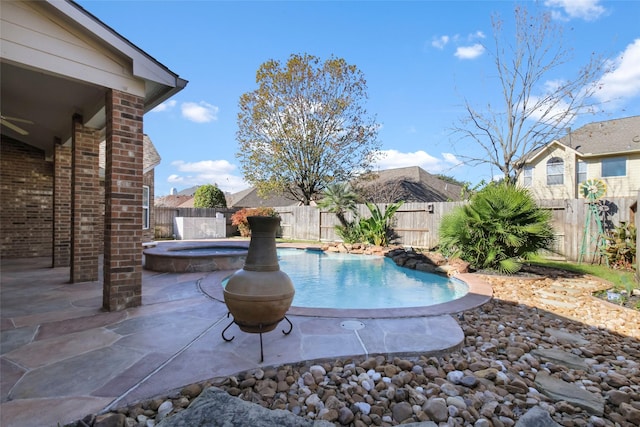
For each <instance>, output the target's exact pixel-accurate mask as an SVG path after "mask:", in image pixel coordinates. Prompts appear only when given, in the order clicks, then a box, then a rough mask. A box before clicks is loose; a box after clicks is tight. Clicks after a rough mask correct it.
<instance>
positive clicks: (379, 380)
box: [76, 271, 640, 427]
mask: <svg viewBox="0 0 640 427" xmlns="http://www.w3.org/2000/svg"><path fill="white" fill-rule="evenodd" d="M544 273H545V275H544V276H541V275H536V274H529V275H526V276H524V277H502V276H491V275H489V276H485V279H486V280H488V281H489V282H490V283H491V284H492V286H493V290H494V299H493V300H492V301H491V302H490V303H487V304H485V305H484V306H482V307H479V308H477V309H474V310H471V311H468V312H464V313H461V314H459V315H457V318H458V321H459V323H460V326H461V328H462V329H463V331H464V334H465V340H464V343H463V346H462V348H461V349H460V350H459V351H457V352H454V353H450V354H444V355H441V356H437V357H436V356H424V355H419V354H416V355H414V356H413V357H403V358H398V357H384V356H371V357H366V358H361V359H350V360H332V361H309V362H307V363H305V364H300V365H295V366H294V365H287V366H280V367H265V368H263V369H257V370H252V371H249V372H241V373H238V374H237V375H235V376H230V377H225V378H215V379H211V380H209V381H206V382H203V383H200V384H192V385H190V386H187V387H185V388H183V389H182V390H177V391H175V392H174V393H172V394H170V395H168V396H164V397H159V398H156V399H150V400H147V401H144V402H141V403H139V404H138V405H135V406H132V407H127V408H121V409H119V410H117V411H115V412H112V413H109V414H102V415H99V416H97V417H96V416H93V415H91V416H88V417H87V418H85V419H84V420H83V421H80V422H78V423H77V424H76V425H78V426H81V425H95V426H104V425H110V426H112V425H113V426H118V425H122V426H152V425H156V424H157V423H160V422H161V420H163V419H164V420H163V421H162V425H163V426H164V425H166V426H171V425H185V424H178V423H176V424H173V423H172V419H175V418H176V417H172V416H171V415H173V414H175V413H178V412H181V411H183V410H184V408H186V407H187V406H188V405H189V404H190V403H191V402H192V400H193V399H195V398H196V397H197V396H198V395H200V393H201V392H202V391H203V390H204V389H206V388H207V387H210V386H215V387H217V388H220V389H222V390H224V391H226V392H227V393H228V394H229V395H231V396H237V397H239V398H241V399H243V400H244V401H248V402H253V403H256V404H258V405H261V406H262V407H265V408H269V409H283V410H286V411H289V412H291V413H293V414H296V415H300V416H301V417H304V420H305V422H310V420H325V421H328V422H330V423H332V424H334V425H336V426H356V427H362V426H391V425H398V424H406V423H419V424H418V425H421V426H445V425H446V426H467V425H473V426H477V427H484V426H497V427H500V426H506V427H510V426H514V425H516V423H518V421H519V420H520V419H521V418H522V417H523V415H524V414H525V413H527V412H528V411H531V410H532V409H533V408H535V410H536V411H537V410H540V409H542V410H543V411H545V412H546V413H548V414H549V415H550V416H551V418H552V419H553V420H554V421H555V422H556V423H558V424H559V425H562V426H568V427H570V426H637V425H640V363H639V362H638V361H640V313H639V312H638V311H636V310H631V309H626V308H624V307H621V306H617V305H613V304H610V303H607V302H604V301H602V300H600V299H598V298H594V297H593V296H592V295H591V294H592V292H594V291H595V290H598V289H606V287H607V284H606V283H602V282H600V281H599V280H598V279H595V278H592V277H582V276H578V275H575V274H571V273H564V272H549V271H546V272H544ZM545 415H546V414H545ZM301 420H302V418H301ZM209 421H210V422H212V423H211V424H207V425H217V424H215V421H214V420H209ZM80 423H83V424H80ZM203 425H204V424H203ZM225 425H228V424H225ZM234 425H242V422H241V421H239V423H237V424H234ZM300 425H303V424H300Z"/></svg>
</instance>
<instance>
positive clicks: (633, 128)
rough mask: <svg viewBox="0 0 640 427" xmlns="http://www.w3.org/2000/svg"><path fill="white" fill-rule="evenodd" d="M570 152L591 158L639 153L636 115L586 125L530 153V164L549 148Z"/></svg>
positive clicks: (639, 117) (639, 127) (638, 129)
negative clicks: (559, 148) (569, 150)
mask: <svg viewBox="0 0 640 427" xmlns="http://www.w3.org/2000/svg"><path fill="white" fill-rule="evenodd" d="M558 144H560V145H562V146H563V147H568V148H570V149H571V150H574V151H575V152H576V153H578V155H579V156H580V157H593V156H602V155H610V154H622V153H629V152H634V151H640V116H632V117H626V118H622V119H615V120H607V121H602V122H595V123H590V124H588V125H585V126H582V127H581V128H579V129H576V130H575V131H572V132H569V133H567V135H565V136H563V137H562V138H560V139H558V140H554V141H551V142H550V143H549V144H546V145H545V146H543V147H540V148H538V149H536V150H534V151H533V152H532V153H531V156H530V157H529V158H528V160H527V161H526V163H531V162H533V161H535V159H536V158H537V157H538V156H540V155H541V154H542V153H543V152H545V151H546V150H547V149H548V148H550V147H552V146H553V145H558Z"/></svg>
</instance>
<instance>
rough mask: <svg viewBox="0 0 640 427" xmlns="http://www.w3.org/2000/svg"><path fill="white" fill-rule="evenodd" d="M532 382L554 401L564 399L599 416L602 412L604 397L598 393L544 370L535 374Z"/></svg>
mask: <svg viewBox="0 0 640 427" xmlns="http://www.w3.org/2000/svg"><path fill="white" fill-rule="evenodd" d="M534 382H535V385H536V387H537V388H538V391H540V392H541V393H542V394H544V395H545V396H548V397H549V398H551V399H553V400H554V401H555V402H557V401H560V400H564V401H566V402H568V403H570V404H572V405H574V406H577V407H579V408H582V409H584V410H586V411H587V412H589V413H590V414H594V415H597V416H599V417H600V416H602V414H603V413H604V398H603V397H602V396H601V395H599V394H594V393H590V392H588V391H586V390H584V389H582V388H580V387H578V386H577V385H575V384H571V383H568V382H566V381H562V380H560V379H558V378H556V377H552V376H551V375H549V374H547V373H546V372H544V371H540V372H538V373H537V374H536V378H535V381H534Z"/></svg>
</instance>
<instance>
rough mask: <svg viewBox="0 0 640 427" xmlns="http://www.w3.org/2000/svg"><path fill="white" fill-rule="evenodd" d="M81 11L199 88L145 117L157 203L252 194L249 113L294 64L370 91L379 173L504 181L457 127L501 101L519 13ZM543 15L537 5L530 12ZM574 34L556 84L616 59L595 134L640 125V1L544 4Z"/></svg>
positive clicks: (108, 4) (370, 6) (466, 9)
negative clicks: (497, 29) (413, 169)
mask: <svg viewBox="0 0 640 427" xmlns="http://www.w3.org/2000/svg"><path fill="white" fill-rule="evenodd" d="M78 2H79V4H80V5H81V6H83V7H84V8H85V9H87V10H88V11H89V12H91V13H93V14H94V15H96V16H97V17H98V18H99V19H101V20H102V21H103V22H105V23H106V24H107V25H109V26H110V27H112V28H113V29H114V30H116V31H117V32H119V33H120V34H121V35H122V36H124V37H125V38H127V39H129V40H130V41H131V42H132V43H134V44H135V45H137V46H138V47H139V48H141V49H142V50H144V51H146V52H147V53H148V54H150V55H151V56H153V57H154V58H155V59H156V60H158V61H159V62H160V63H162V64H164V65H165V66H167V67H168V68H169V69H170V70H172V71H173V72H175V73H177V74H179V75H180V76H181V77H182V78H184V79H186V80H188V81H189V84H188V85H187V87H186V88H185V89H184V90H182V91H181V92H180V93H178V94H177V95H175V96H174V97H173V98H171V100H170V101H168V102H166V103H165V104H162V105H161V106H159V107H158V108H156V109H155V110H154V111H152V112H149V113H147V114H146V115H145V122H144V123H145V128H144V131H145V133H147V134H148V135H149V136H150V138H151V140H152V141H153V143H154V144H155V146H156V148H157V150H158V152H159V153H160V156H161V157H162V163H161V164H160V165H159V166H158V167H157V168H156V171H155V173H156V183H155V185H156V197H158V196H162V195H166V194H169V193H170V191H171V188H176V189H178V191H179V190H182V189H185V188H188V187H191V186H193V185H199V184H217V185H218V186H219V187H220V188H221V189H222V190H223V191H227V192H237V191H240V190H243V189H245V188H247V187H248V184H247V183H246V182H244V180H243V177H242V173H241V170H240V167H239V163H238V161H237V159H236V156H235V154H236V152H237V149H238V144H237V142H236V139H235V134H236V131H237V121H236V119H237V113H238V100H239V98H240V96H241V95H242V94H243V93H245V92H249V91H252V90H254V89H256V87H257V85H256V83H255V73H256V71H257V69H258V68H259V67H260V65H261V64H262V63H263V62H265V61H267V60H269V59H277V60H280V61H282V62H286V60H287V59H288V57H289V56H290V55H291V54H294V53H308V54H311V55H315V56H318V57H320V58H321V59H326V58H329V57H330V56H331V55H334V56H336V57H341V58H344V59H345V60H346V61H347V62H348V63H350V64H355V65H356V66H357V67H358V68H359V69H360V70H361V71H362V72H363V73H364V76H365V78H366V80H367V84H368V94H369V99H368V101H367V103H366V108H367V110H368V112H369V113H370V114H373V115H375V116H376V118H377V122H378V123H380V124H381V129H380V132H379V134H378V139H379V140H380V142H381V145H382V150H383V151H384V154H385V157H384V158H383V160H381V161H380V162H379V164H378V165H377V166H376V167H377V168H379V169H387V168H393V167H404V166H420V167H422V168H423V169H425V170H427V171H428V172H431V173H442V174H445V175H449V176H453V177H455V178H456V179H459V180H461V181H468V182H471V183H477V182H479V181H480V180H482V179H484V180H489V179H491V178H492V177H493V176H495V175H496V174H497V171H496V170H492V169H491V168H490V167H488V166H475V167H471V166H466V165H461V164H460V160H459V155H460V153H463V152H473V150H475V147H473V146H471V145H468V146H459V145H454V144H453V141H454V140H455V139H456V137H455V136H452V135H451V128H452V127H453V126H454V125H456V124H458V123H459V120H460V119H461V118H462V117H463V116H464V110H463V108H462V105H463V103H464V100H465V98H466V99H467V100H469V101H470V102H471V103H473V104H474V105H478V106H481V105H486V104H487V103H488V102H491V101H492V100H495V102H498V101H499V98H498V96H497V95H499V89H498V87H497V86H496V80H495V78H494V77H495V65H494V63H493V61H492V59H491V58H490V56H489V55H488V54H487V52H486V51H485V50H484V49H483V45H486V46H491V44H492V42H493V39H492V34H493V33H492V27H491V16H492V14H494V13H498V14H500V16H501V17H502V18H503V19H504V20H505V22H506V23H507V24H508V23H512V22H513V8H514V5H515V3H513V2H508V1H410V2H401V1H395V2H389V1H374V2H368V1H353V2H338V1H317V2H313V1H295V2H294V1H279V2H275V1H261V2H248V1H233V2H232V1H224V2H223V1H206V0H200V1H188V0H187V1H158V0H149V1H98V0H80V1H78ZM526 4H527V5H528V6H530V7H533V6H534V4H533V3H531V2H526ZM539 6H540V7H541V8H542V9H544V10H549V11H551V12H552V13H553V14H554V17H555V19H556V20H557V22H558V23H559V24H560V25H562V26H563V27H564V28H565V40H566V42H567V45H566V46H567V47H571V48H573V49H574V57H573V60H572V62H571V63H568V64H566V65H565V66H564V67H562V68H561V69H559V70H558V71H557V72H556V73H554V75H550V76H549V77H550V79H558V78H568V77H571V76H573V73H574V72H575V70H576V69H578V68H579V67H580V66H582V65H584V64H586V62H587V60H588V58H589V55H591V53H592V52H595V53H599V54H602V55H605V56H606V57H607V58H609V60H610V64H609V65H610V69H611V72H610V73H609V74H608V75H606V76H605V80H604V81H603V85H602V87H603V89H602V90H600V91H599V92H598V93H599V95H598V96H599V98H600V99H599V100H601V101H608V102H606V104H605V106H606V107H605V111H604V112H603V113H602V114H599V115H597V116H594V115H588V116H583V117H580V118H579V119H578V120H577V121H576V122H575V123H572V127H573V128H574V129H576V128H578V127H580V126H582V125H584V124H586V123H589V122H593V121H600V120H609V119H614V118H620V117H628V116H634V115H640V26H639V25H638V21H639V20H640V2H638V1H613V2H607V1H599V0H547V1H543V2H540V3H539Z"/></svg>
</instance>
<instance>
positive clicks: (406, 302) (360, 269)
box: [223, 249, 469, 309]
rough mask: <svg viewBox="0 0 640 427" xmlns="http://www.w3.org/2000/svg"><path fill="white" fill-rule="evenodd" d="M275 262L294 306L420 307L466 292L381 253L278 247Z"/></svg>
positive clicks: (460, 285)
mask: <svg viewBox="0 0 640 427" xmlns="http://www.w3.org/2000/svg"><path fill="white" fill-rule="evenodd" d="M278 262H279V264H280V269H281V270H282V271H284V272H285V273H287V274H288V275H289V277H290V278H291V280H292V282H293V284H294V287H295V289H296V294H295V297H294V299H293V303H292V306H293V307H312V308H330V309H379V308H405V307H425V306H431V305H436V304H441V303H445V302H449V301H452V300H455V299H458V298H461V297H463V296H464V295H466V294H467V293H468V291H469V287H468V286H467V285H466V284H465V283H464V282H462V281H459V280H456V279H449V278H447V277H443V276H439V275H435V274H431V273H426V272H422V271H416V270H411V269H408V268H403V267H398V266H397V265H396V264H395V263H394V262H393V260H391V259H390V258H387V257H383V256H369V255H353V254H341V253H332V252H323V251H316V250H298V249H278ZM225 284H226V281H225V282H224V283H223V286H224V285H225Z"/></svg>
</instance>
